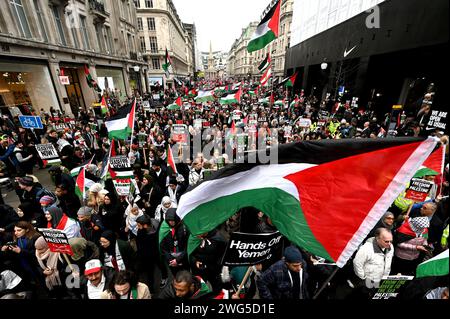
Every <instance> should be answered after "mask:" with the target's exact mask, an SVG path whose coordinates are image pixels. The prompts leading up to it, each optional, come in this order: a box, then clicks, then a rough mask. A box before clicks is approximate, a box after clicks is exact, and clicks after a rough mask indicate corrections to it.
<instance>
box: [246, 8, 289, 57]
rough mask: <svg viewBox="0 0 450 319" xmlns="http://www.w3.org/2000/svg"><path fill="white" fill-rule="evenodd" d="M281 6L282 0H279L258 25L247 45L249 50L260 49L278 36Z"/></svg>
mask: <svg viewBox="0 0 450 319" xmlns="http://www.w3.org/2000/svg"><path fill="white" fill-rule="evenodd" d="M280 6H281V1H280V0H278V1H277V2H276V3H275V5H274V6H273V7H272V9H270V11H269V12H268V13H267V14H266V15H265V16H264V18H263V19H262V20H261V22H260V23H259V25H258V26H257V27H256V31H255V33H254V34H253V36H252V38H251V39H250V41H249V43H248V45H247V51H248V52H253V51H257V50H260V49H262V48H264V47H265V46H266V45H268V44H269V43H270V42H272V41H273V40H275V39H276V38H277V37H278V34H279V27H280Z"/></svg>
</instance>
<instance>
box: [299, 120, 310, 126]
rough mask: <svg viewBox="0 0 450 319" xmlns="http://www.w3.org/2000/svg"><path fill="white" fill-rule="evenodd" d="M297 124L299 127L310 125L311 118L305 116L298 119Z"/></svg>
mask: <svg viewBox="0 0 450 319" xmlns="http://www.w3.org/2000/svg"><path fill="white" fill-rule="evenodd" d="M298 126H300V127H310V126H311V119H307V118H301V119H299V120H298Z"/></svg>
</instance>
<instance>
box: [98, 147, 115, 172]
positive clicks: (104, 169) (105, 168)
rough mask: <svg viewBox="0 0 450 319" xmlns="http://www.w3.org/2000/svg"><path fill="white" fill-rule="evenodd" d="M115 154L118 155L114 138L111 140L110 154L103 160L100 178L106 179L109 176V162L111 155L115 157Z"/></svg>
mask: <svg viewBox="0 0 450 319" xmlns="http://www.w3.org/2000/svg"><path fill="white" fill-rule="evenodd" d="M114 156H116V148H115V143H114V139H112V140H111V145H110V146H109V152H108V156H107V157H106V159H104V160H103V165H102V173H101V174H100V178H101V179H103V180H104V179H107V178H108V173H109V162H110V159H111V157H114ZM110 175H111V174H110ZM110 177H111V176H110Z"/></svg>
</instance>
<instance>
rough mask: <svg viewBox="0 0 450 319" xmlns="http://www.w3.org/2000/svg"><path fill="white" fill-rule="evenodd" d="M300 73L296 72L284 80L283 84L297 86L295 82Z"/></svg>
mask: <svg viewBox="0 0 450 319" xmlns="http://www.w3.org/2000/svg"><path fill="white" fill-rule="evenodd" d="M297 75H298V71H297V72H295V73H294V74H293V75H291V76H289V77H287V78H286V79H284V80H283V81H282V82H281V84H284V86H288V87H293V86H294V84H295V80H296V79H297Z"/></svg>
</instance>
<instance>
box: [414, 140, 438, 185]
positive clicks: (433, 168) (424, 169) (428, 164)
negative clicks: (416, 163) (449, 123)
mask: <svg viewBox="0 0 450 319" xmlns="http://www.w3.org/2000/svg"><path fill="white" fill-rule="evenodd" d="M444 163H445V146H441V147H440V148H438V149H437V150H436V151H434V152H433V153H432V154H431V155H430V156H429V157H428V158H427V159H426V160H425V162H423V164H422V166H421V167H420V169H419V170H418V171H417V172H416V173H415V174H414V176H413V177H415V178H420V177H424V176H427V175H431V176H438V175H440V174H443V173H444Z"/></svg>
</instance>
